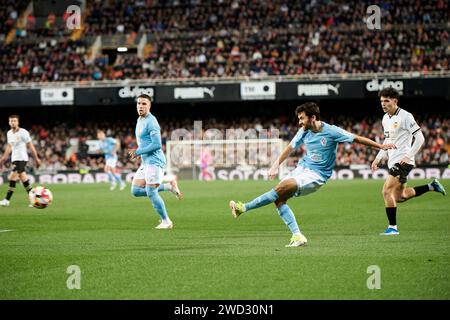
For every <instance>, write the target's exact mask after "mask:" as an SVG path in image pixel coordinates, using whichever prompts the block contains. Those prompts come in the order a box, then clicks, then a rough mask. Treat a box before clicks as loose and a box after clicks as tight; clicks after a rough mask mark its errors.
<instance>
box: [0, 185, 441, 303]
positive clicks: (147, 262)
mask: <svg viewBox="0 0 450 320" xmlns="http://www.w3.org/2000/svg"><path fill="white" fill-rule="evenodd" d="M423 182H425V181H411V182H410V183H409V184H410V185H418V184H421V183H423ZM274 183H275V182H269V181H245V182H240V181H233V182H219V181H217V182H207V183H204V182H203V183H202V182H195V181H181V182H180V188H182V191H184V193H185V199H184V200H182V201H177V200H176V199H175V197H173V195H172V194H169V193H164V194H163V195H162V196H163V198H164V199H165V201H166V206H167V209H168V211H169V214H170V216H171V218H172V220H173V221H174V223H175V227H174V229H173V230H172V231H167V230H155V229H154V226H155V225H156V224H157V223H158V216H157V214H156V213H155V212H154V210H153V208H152V207H151V204H150V202H149V200H148V199H147V198H134V197H132V196H131V194H130V192H129V191H128V189H127V190H126V191H123V192H120V191H114V192H110V191H109V189H108V186H107V185H106V184H97V185H52V186H49V188H50V189H51V190H52V191H53V194H54V203H53V204H52V206H50V207H49V208H47V209H44V210H38V209H34V208H27V203H26V197H25V191H24V190H22V189H20V188H18V189H17V190H18V191H17V192H16V194H14V197H13V198H12V202H11V206H10V207H7V208H0V230H5V229H10V230H13V231H10V232H0V299H277V300H278V299H449V298H450V272H449V270H450V196H446V197H443V196H442V195H441V194H438V193H434V192H430V193H427V194H425V195H423V196H421V197H420V198H417V199H412V200H410V201H409V202H407V203H403V204H400V205H399V212H398V223H399V230H400V235H399V236H397V237H381V236H379V235H378V234H379V233H380V232H382V231H383V230H384V229H385V227H386V225H387V220H386V216H385V212H384V205H383V200H382V196H381V187H382V184H383V181H381V180H377V181H363V180H354V181H329V182H328V184H327V185H325V186H324V187H323V188H322V189H321V190H319V191H318V192H316V193H314V194H311V195H308V196H307V197H304V198H301V197H300V198H295V199H292V200H291V201H290V206H291V208H292V209H293V211H294V212H295V214H296V217H297V220H298V221H299V224H300V228H301V230H302V232H303V233H304V234H305V235H306V236H307V238H308V239H309V244H308V246H306V247H302V248H285V247H284V245H286V244H287V243H288V242H289V238H290V233H289V231H288V229H287V227H286V226H285V225H284V223H283V222H282V220H281V219H280V218H279V216H278V214H277V212H276V211H275V209H274V206H273V205H270V206H266V207H264V208H260V209H257V210H254V211H252V212H249V213H248V214H244V215H243V216H241V217H240V218H239V219H237V220H236V219H234V218H232V216H231V213H230V210H229V209H228V201H229V200H230V199H236V200H245V201H248V200H251V199H253V198H254V197H256V196H258V195H260V194H261V193H263V192H265V191H267V190H269V189H270V188H271V187H272V186H273V185H274ZM442 183H443V184H444V186H445V187H446V188H447V190H448V191H450V180H443V181H442ZM5 190H6V187H5V185H3V187H2V188H1V190H0V192H1V193H4V192H6V191H5ZM70 265H78V266H79V267H80V270H81V289H80V290H69V289H68V288H67V286H66V281H67V279H68V277H69V276H70V274H67V273H66V271H67V268H68V266H70ZM372 265H376V266H378V267H379V268H380V272H381V273H380V279H381V288H380V289H373V290H369V289H368V287H367V280H368V278H369V277H370V276H371V274H369V273H368V272H367V269H368V267H369V266H372Z"/></svg>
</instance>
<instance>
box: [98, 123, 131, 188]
mask: <svg viewBox="0 0 450 320" xmlns="http://www.w3.org/2000/svg"><path fill="white" fill-rule="evenodd" d="M97 139H99V140H100V149H101V151H102V152H103V153H104V154H105V172H106V173H107V174H108V178H109V182H110V183H111V187H110V188H109V190H111V191H113V190H114V189H115V188H116V186H117V184H120V191H122V190H123V189H125V187H126V183H125V182H124V181H123V180H122V177H121V175H120V173H119V172H118V171H117V168H116V166H117V150H118V149H119V148H120V143H119V141H117V140H116V139H114V138H112V137H107V136H106V134H105V132H104V131H103V130H97Z"/></svg>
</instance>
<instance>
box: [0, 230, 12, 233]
mask: <svg viewBox="0 0 450 320" xmlns="http://www.w3.org/2000/svg"><path fill="white" fill-rule="evenodd" d="M9 231H14V230H8V229H5V230H0V233H2V232H9Z"/></svg>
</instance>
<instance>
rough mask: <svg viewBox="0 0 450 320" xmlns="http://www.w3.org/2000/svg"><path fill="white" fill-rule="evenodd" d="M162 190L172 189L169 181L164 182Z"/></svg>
mask: <svg viewBox="0 0 450 320" xmlns="http://www.w3.org/2000/svg"><path fill="white" fill-rule="evenodd" d="M164 190H167V191H173V188H172V185H171V184H170V182H167V183H164Z"/></svg>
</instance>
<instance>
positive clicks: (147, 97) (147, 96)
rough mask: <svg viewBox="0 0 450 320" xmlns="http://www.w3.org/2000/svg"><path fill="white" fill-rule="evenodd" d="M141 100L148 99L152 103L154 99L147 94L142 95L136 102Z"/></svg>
mask: <svg viewBox="0 0 450 320" xmlns="http://www.w3.org/2000/svg"><path fill="white" fill-rule="evenodd" d="M139 98H144V99H147V100H148V101H150V102H152V98H151V97H150V96H149V95H148V94H145V93H142V94H140V95H139V96H138V97H137V98H136V101H137V99H139Z"/></svg>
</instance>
